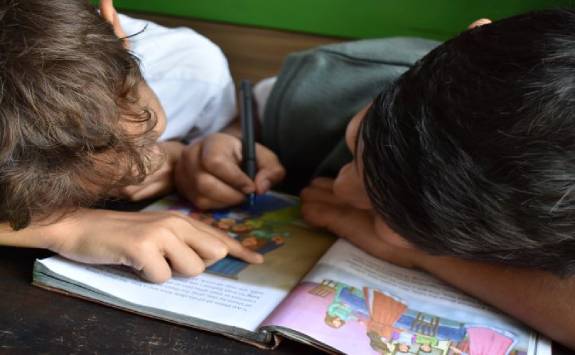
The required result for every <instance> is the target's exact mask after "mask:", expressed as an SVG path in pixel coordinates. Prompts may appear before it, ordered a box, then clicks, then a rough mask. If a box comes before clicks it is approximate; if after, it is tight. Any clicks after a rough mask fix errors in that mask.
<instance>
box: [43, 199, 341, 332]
mask: <svg viewBox="0 0 575 355" xmlns="http://www.w3.org/2000/svg"><path fill="white" fill-rule="evenodd" d="M257 199H258V200H257V203H256V205H255V206H254V207H247V206H244V207H242V206H240V207H238V208H234V209H230V210H225V211H218V212H211V213H204V212H201V211H196V210H194V209H193V208H192V206H190V205H189V204H188V203H186V202H183V201H180V200H178V199H177V198H168V199H164V200H162V201H159V202H158V203H155V204H154V205H152V206H151V207H150V208H148V210H175V211H179V212H181V213H184V214H186V215H190V216H191V217H193V218H197V219H201V220H203V221H204V222H206V223H208V224H211V225H213V226H215V227H217V228H220V229H222V230H225V231H227V232H228V234H229V235H230V236H231V237H233V238H236V239H238V240H239V241H240V242H241V243H242V244H244V245H245V246H246V247H248V248H251V249H253V250H255V251H258V252H260V253H262V254H264V257H265V262H264V263H263V264H261V265H250V264H248V263H245V262H243V261H241V260H239V259H235V258H233V257H227V258H225V259H223V260H221V261H219V262H218V263H216V264H214V265H212V266H210V267H209V268H208V269H207V272H206V273H204V274H202V275H199V276H197V277H193V278H184V277H174V278H172V279H171V280H169V281H167V282H166V283H164V284H162V285H155V284H151V283H148V282H145V281H143V280H141V279H140V278H139V277H138V276H137V275H135V274H134V273H133V272H132V271H131V270H130V269H128V268H122V267H110V266H92V265H85V264H80V263H75V262H71V261H68V260H65V259H63V258H60V257H52V258H48V259H44V260H40V261H38V262H39V263H42V264H43V265H44V266H45V267H47V268H48V269H49V270H50V275H54V274H55V275H56V277H61V278H64V279H67V280H71V281H72V282H73V283H74V284H77V285H80V286H83V287H85V288H89V289H90V290H95V291H97V292H100V293H102V294H105V295H110V296H112V297H114V298H116V299H119V300H122V301H123V302H124V303H125V302H128V303H129V304H132V305H135V306H139V307H147V308H153V309H160V310H162V311H166V312H171V313H175V314H179V315H184V316H189V317H193V318H198V319H201V320H206V321H211V322H215V323H219V324H222V325H226V326H231V327H237V328H241V329H244V330H247V331H255V330H256V329H257V328H258V326H259V325H260V323H261V322H262V321H263V320H264V319H265V318H266V317H267V316H268V315H269V314H270V313H271V312H272V310H273V309H274V308H275V307H276V306H277V305H278V304H279V303H280V302H281V301H282V300H283V299H284V298H285V296H286V295H287V294H288V293H289V291H290V290H291V289H293V288H294V287H295V285H297V284H298V282H299V281H300V280H301V279H302V277H303V276H304V275H305V274H306V273H307V272H308V271H309V270H310V269H311V268H312V266H313V265H314V264H315V263H316V262H317V261H318V260H319V258H320V257H321V256H322V255H323V254H324V253H325V251H326V250H327V249H328V248H329V247H330V245H332V244H333V242H334V238H333V237H332V236H330V235H328V234H325V233H319V232H316V231H313V230H312V229H310V228H308V227H306V226H305V225H303V224H301V222H300V217H299V212H298V201H297V200H294V199H292V198H289V197H286V196H284V195H278V194H266V195H263V196H258V197H257ZM71 292H72V293H73V290H71Z"/></svg>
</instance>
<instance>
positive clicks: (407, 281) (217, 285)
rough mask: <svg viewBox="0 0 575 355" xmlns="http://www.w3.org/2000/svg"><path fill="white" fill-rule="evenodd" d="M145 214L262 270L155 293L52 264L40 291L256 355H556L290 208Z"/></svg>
mask: <svg viewBox="0 0 575 355" xmlns="http://www.w3.org/2000/svg"><path fill="white" fill-rule="evenodd" d="M148 209H149V210H163V209H171V210H178V211H181V212H182V213H185V214H188V215H190V216H192V217H194V218H198V219H201V220H204V221H205V222H207V223H210V224H212V225H214V226H216V227H219V228H222V229H224V230H226V231H228V233H229V234H230V235H231V236H232V237H234V238H237V239H238V240H240V241H241V242H242V244H244V245H246V246H248V247H250V248H252V249H254V250H257V251H259V252H260V253H262V254H264V255H265V258H266V261H265V263H264V264H262V265H249V264H246V263H244V262H243V261H241V260H237V259H234V258H226V259H224V260H221V261H219V262H218V263H216V264H214V265H212V266H211V267H210V268H209V269H208V270H207V272H206V273H204V274H202V275H200V276H197V277H194V278H182V277H174V278H172V279H171V280H169V281H168V282H166V283H164V284H162V285H155V284H151V283H147V282H145V281H142V280H140V279H139V278H138V277H137V276H136V275H135V274H134V273H132V272H131V271H130V270H129V269H127V268H122V267H113V266H92V265H85V264H79V263H75V262H71V261H68V260H66V259H63V258H61V257H58V256H56V257H50V258H46V259H43V260H37V261H36V263H35V267H34V284H35V285H37V286H40V287H44V288H47V289H50V290H54V291H58V292H63V293H67V294H71V295H75V296H78V297H82V298H87V299H89V300H93V301H95V302H100V303H104V304H108V305H111V306H114V307H118V308H122V309H125V310H129V311H132V312H136V313H140V314H143V315H146V316H150V317H155V318H160V319H164V320H167V321H171V322H174V323H178V324H183V325H187V326H191V327H196V328H200V329H205V330H208V331H212V332H216V333H220V334H222V335H226V336H229V337H233V338H236V339H240V340H242V341H246V342H250V343H252V344H255V345H259V346H261V347H270V348H271V347H274V346H276V345H277V344H278V342H279V340H280V339H281V338H282V337H285V338H291V339H294V340H297V341H301V342H304V343H307V344H309V345H312V346H316V347H318V348H322V349H324V350H327V351H330V352H343V353H348V354H434V355H449V354H471V355H476V354H484V355H499V354H501V355H506V354H514V355H519V354H550V353H551V351H550V348H551V347H550V344H549V342H548V341H547V340H545V339H542V338H540V337H539V336H538V335H537V334H535V333H534V332H532V331H531V330H530V329H528V328H526V327H525V326H524V325H523V324H521V323H519V322H517V321H515V320H513V319H510V318H509V317H507V316H505V315H503V314H501V313H499V312H497V311H495V310H494V309H492V308H490V307H488V306H486V305H484V304H482V303H480V302H478V301H476V300H474V299H472V298H470V297H469V296H466V295H463V294H461V293H460V292H458V291H456V290H454V289H453V288H451V287H449V286H447V285H446V284H444V283H442V282H440V281H438V280H436V279H434V278H433V277H431V276H429V275H427V274H424V273H421V272H418V271H414V270H407V269H403V268H400V267H397V266H394V265H391V264H389V263H386V262H383V261H381V260H378V259H376V258H373V257H371V256H369V255H367V254H366V253H364V252H362V251H361V250H359V249H357V248H355V247H354V246H352V245H351V244H349V243H347V242H345V241H344V240H336V238H334V237H333V236H331V235H329V234H326V233H323V232H320V231H317V230H314V229H312V228H310V227H308V226H306V225H305V223H303V222H302V220H301V219H300V217H299V214H298V202H297V200H296V199H293V198H291V197H287V196H284V195H279V194H267V195H264V196H258V200H257V203H256V207H254V208H251V209H250V208H247V207H246V208H241V207H240V208H236V209H231V210H226V211H219V212H215V213H203V212H200V211H195V210H194V209H193V208H192V207H191V206H190V205H187V204H186V203H184V202H181V201H179V200H177V199H176V198H167V199H164V200H161V201H159V202H157V203H155V204H153V205H152V206H150V207H149V208H148Z"/></svg>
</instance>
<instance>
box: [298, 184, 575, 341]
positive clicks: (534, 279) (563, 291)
mask: <svg viewBox="0 0 575 355" xmlns="http://www.w3.org/2000/svg"><path fill="white" fill-rule="evenodd" d="M301 198H302V213H303V216H304V218H305V219H306V220H307V221H308V222H310V223H311V224H313V225H316V226H318V227H323V228H326V229H328V230H330V231H331V232H333V233H335V234H337V235H339V236H341V237H343V238H346V239H348V240H349V241H351V242H352V243H354V244H355V245H357V246H358V247H360V248H361V249H363V250H365V251H367V252H368V253H370V254H372V255H374V256H376V257H378V258H381V259H384V260H386V261H389V262H392V263H394V264H398V265H401V266H404V267H415V268H420V269H423V270H425V271H427V272H429V273H431V274H433V275H435V276H437V277H438V278H440V279H443V280H444V281H446V282H448V283H450V284H452V285H453V286H455V287H457V288H459V289H461V290H463V291H465V292H467V293H469V294H471V295H473V296H475V297H477V298H479V299H481V300H483V301H485V302H487V303H489V304H491V305H493V306H495V307H497V308H500V309H501V310H503V311H504V312H506V313H509V314H510V315H512V316H514V317H516V318H518V319H520V320H522V321H523V322H525V323H526V324H528V325H530V326H531V327H533V328H535V329H537V330H538V331H540V332H542V333H543V334H545V335H547V336H548V337H550V338H552V339H554V340H556V341H558V342H560V343H562V344H565V345H566V346H569V347H571V348H574V349H575V305H574V303H573V295H575V278H574V277H567V278H559V277H557V276H554V275H552V274H550V273H547V272H543V271H537V270H532V269H520V268H516V267H508V266H502V265H492V264H486V263H480V262H474V261H468V260H462V259H459V258H455V257H440V256H432V255H429V254H426V253H424V252H422V251H420V250H418V249H415V248H413V247H411V248H405V247H404V248H402V247H399V246H397V245H392V244H390V243H388V242H386V241H385V240H384V239H382V238H381V237H378V235H381V233H382V231H383V233H393V231H392V230H391V229H389V227H387V226H386V225H385V223H384V222H382V221H381V219H379V220H378V221H377V222H376V218H375V214H374V213H373V211H370V210H359V209H355V208H352V207H350V206H348V205H345V204H343V203H342V202H341V201H340V200H339V199H338V198H337V197H336V196H334V195H333V193H330V192H329V191H327V190H326V189H318V188H317V187H315V186H313V185H312V186H311V187H308V188H306V189H305V190H304V192H303V193H302V196H301ZM376 230H377V231H376ZM388 240H389V238H388Z"/></svg>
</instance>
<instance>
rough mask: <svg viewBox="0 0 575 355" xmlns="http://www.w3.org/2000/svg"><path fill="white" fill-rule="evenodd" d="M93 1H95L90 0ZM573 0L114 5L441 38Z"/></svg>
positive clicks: (350, 33)
mask: <svg viewBox="0 0 575 355" xmlns="http://www.w3.org/2000/svg"><path fill="white" fill-rule="evenodd" d="M94 2H97V1H94ZM573 3H574V0H499V1H497V0H485V1H481V0H474V1H470V0H164V1H160V0H116V1H115V4H116V7H117V8H118V9H122V10H131V11H143V12H152V13H158V14H165V15H174V16H182V17H192V18H198V19H205V20H212V21H223V22H229V23H236V24H245V25H254V26H262V27H268V28H278V29H286V30H294V31H301V32H310V33H316V34H323V35H331V36H341V37H350V38H369V37H381V36H392V35H409V36H422V37H428V38H435V39H446V38H449V37H451V36H453V35H454V34H456V33H458V32H460V31H462V30H463V29H464V28H466V27H467V25H468V24H469V23H470V22H472V21H473V20H475V19H477V18H479V17H488V18H492V19H498V18H502V17H507V16H510V15H513V14H516V13H520V12H524V11H528V10H532V9H541V8H549V7H567V6H570V5H572V4H573Z"/></svg>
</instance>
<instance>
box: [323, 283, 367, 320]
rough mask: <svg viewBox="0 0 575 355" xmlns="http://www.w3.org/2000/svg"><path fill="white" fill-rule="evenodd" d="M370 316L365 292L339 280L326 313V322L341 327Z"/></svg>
mask: <svg viewBox="0 0 575 355" xmlns="http://www.w3.org/2000/svg"><path fill="white" fill-rule="evenodd" d="M368 316H369V311H368V309H367V305H366V303H365V298H364V295H363V292H362V291H361V290H360V289H358V288H355V287H353V286H348V285H346V284H343V283H339V282H338V283H337V284H336V286H335V296H334V297H333V300H332V301H331V303H330V305H329V306H328V308H327V311H326V314H325V324H327V325H328V326H330V327H332V328H341V327H343V326H344V325H345V323H346V322H349V321H361V320H365V319H367V318H368Z"/></svg>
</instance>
